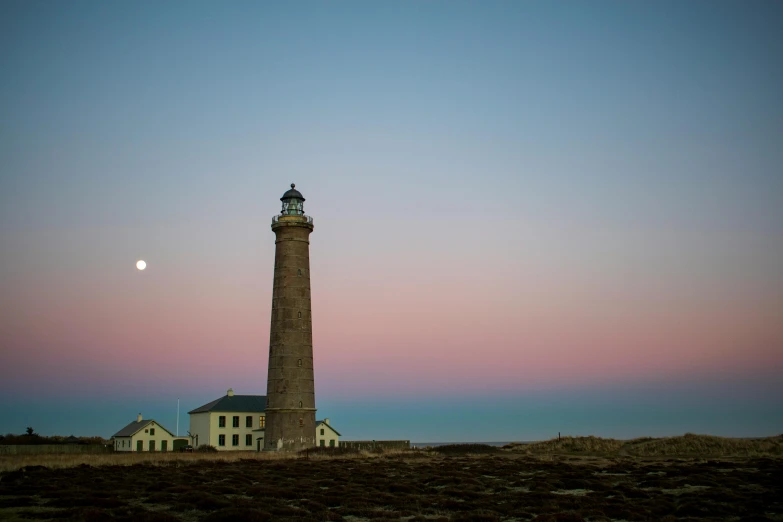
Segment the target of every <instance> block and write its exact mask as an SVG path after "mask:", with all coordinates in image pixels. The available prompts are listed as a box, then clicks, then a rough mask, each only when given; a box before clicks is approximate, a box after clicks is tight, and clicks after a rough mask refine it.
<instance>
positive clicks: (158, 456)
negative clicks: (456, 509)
mask: <svg viewBox="0 0 783 522" xmlns="http://www.w3.org/2000/svg"><path fill="white" fill-rule="evenodd" d="M426 455H427V454H426V453H425V452H412V451H411V450H384V451H383V452H372V453H371V452H367V451H357V452H355V453H350V454H335V455H332V454H329V453H327V452H313V453H310V454H307V455H304V454H302V453H299V454H297V453H259V452H257V451H231V452H223V453H198V452H196V453H174V452H169V453H135V452H133V453H103V454H41V455H0V473H2V472H6V471H14V470H18V469H21V468H25V467H28V466H44V467H46V468H49V469H64V468H74V467H78V466H84V465H86V466H93V467H100V466H135V465H146V466H185V465H190V464H199V463H210V462H239V461H277V460H297V459H302V460H333V459H338V458H339V459H340V460H346V459H348V460H356V459H372V458H379V457H382V456H383V457H399V458H404V457H412V458H415V457H417V456H426Z"/></svg>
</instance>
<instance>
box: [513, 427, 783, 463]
mask: <svg viewBox="0 0 783 522" xmlns="http://www.w3.org/2000/svg"><path fill="white" fill-rule="evenodd" d="M504 448H505V449H509V450H512V451H515V452H521V453H525V454H528V455H550V454H566V455H594V456H620V457H622V456H634V457H687V456H691V457H695V456H698V457H754V456H756V457H761V456H783V436H777V437H767V438H761V439H731V438H725V437H713V436H711V435H694V434H692V433H687V434H685V435H683V436H679V437H665V438H651V437H646V438H640V439H632V440H627V441H622V440H615V439H602V438H599V437H562V438H557V439H552V440H547V441H543V442H534V443H530V444H520V443H512V444H509V445H507V446H504Z"/></svg>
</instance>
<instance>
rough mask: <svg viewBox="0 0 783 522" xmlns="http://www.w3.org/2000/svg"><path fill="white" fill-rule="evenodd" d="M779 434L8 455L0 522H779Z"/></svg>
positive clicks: (782, 487)
mask: <svg viewBox="0 0 783 522" xmlns="http://www.w3.org/2000/svg"><path fill="white" fill-rule="evenodd" d="M781 442H783V441H781V437H772V438H768V439H757V440H737V439H722V438H718V437H709V436H701V435H691V434H688V435H685V436H683V437H672V438H665V439H651V438H646V439H635V440H631V441H617V440H612V439H601V438H597V437H563V438H560V439H555V440H551V441H545V442H540V443H534V444H513V445H509V446H507V447H505V448H503V449H501V448H497V447H493V446H488V445H484V444H452V445H447V446H440V447H435V448H430V449H427V450H394V451H383V452H378V451H376V452H366V451H359V450H344V449H342V448H317V449H311V450H308V451H305V452H300V453H297V454H275V453H272V454H270V453H256V452H222V453H221V452H217V453H213V452H204V453H199V452H193V453H122V454H121V453H114V454H101V455H89V454H81V455H80V454H70V455H69V454H63V455H14V456H11V455H9V456H0V520H11V521H22V520H24V521H29V520H43V519H47V520H49V519H65V520H74V521H99V520H116V521H128V522H130V521H133V522H137V521H142V522H145V521H146V522H177V521H181V522H201V521H204V522H220V521H229V520H231V521H238V520H245V521H266V520H274V521H278V520H279V521H288V520H350V521H352V522H356V521H379V522H383V521H391V520H397V521H400V520H402V521H406V522H424V521H440V522H445V521H474V520H475V521H487V522H491V521H520V522H521V521H531V522H533V521H534V522H556V521H560V522H564V521H574V522H580V521H589V522H593V521H603V522H609V521H619V520H662V521H665V522H673V521H693V520H702V519H708V520H718V519H720V520H732V521H737V522H750V521H754V522H764V521H783V465H782V464H783V459H782V458H781V453H780V446H781Z"/></svg>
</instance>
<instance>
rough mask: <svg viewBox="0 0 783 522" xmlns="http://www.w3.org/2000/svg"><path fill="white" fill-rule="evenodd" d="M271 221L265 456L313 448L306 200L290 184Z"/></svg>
mask: <svg viewBox="0 0 783 522" xmlns="http://www.w3.org/2000/svg"><path fill="white" fill-rule="evenodd" d="M280 199H281V201H282V202H283V210H282V213H281V214H280V215H279V216H275V217H274V218H273V220H272V231H273V232H274V233H275V277H274V285H273V288H272V322H271V328H270V334H269V371H268V375H267V403H266V428H265V436H264V450H265V451H297V450H301V449H305V448H310V447H313V446H315V411H316V410H315V381H314V374H313V333H312V318H311V314H310V311H311V308H310V233H311V232H312V231H313V220H312V218H310V217H308V216H305V215H304V210H303V202H304V197H302V195H301V193H299V191H297V190H296V189H295V186H294V184H291V190H289V191H287V192H286V193H285V194H284V195H283V197H282V198H280Z"/></svg>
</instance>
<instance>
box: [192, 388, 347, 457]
mask: <svg viewBox="0 0 783 522" xmlns="http://www.w3.org/2000/svg"><path fill="white" fill-rule="evenodd" d="M265 411H266V395H235V394H234V390H232V389H231V388H229V389H228V391H227V392H226V394H225V395H224V396H223V397H220V398H219V399H215V400H214V401H212V402H210V403H207V404H205V405H204V406H201V407H199V408H196V409H195V410H191V411H189V412H188V414H189V415H190V438H191V444H193V447H195V448H197V447H198V446H205V445H208V446H214V447H215V448H217V449H218V450H219V451H252V450H256V451H261V450H262V449H263V447H264V426H265V421H266V413H265ZM315 438H316V445H318V446H332V447H335V448H336V447H338V446H339V445H340V433H338V432H337V430H335V429H334V428H333V427H332V426H331V425H330V424H329V419H324V420H322V421H316V425H315Z"/></svg>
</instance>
